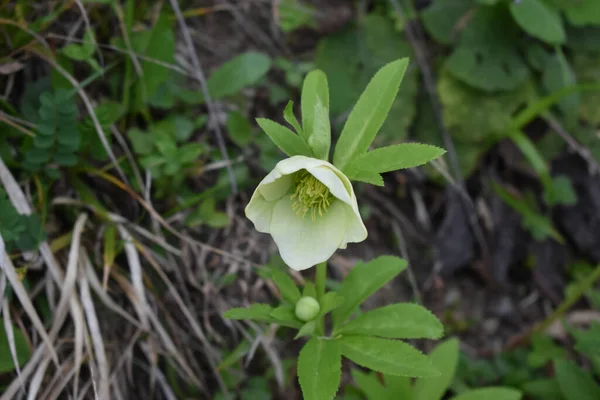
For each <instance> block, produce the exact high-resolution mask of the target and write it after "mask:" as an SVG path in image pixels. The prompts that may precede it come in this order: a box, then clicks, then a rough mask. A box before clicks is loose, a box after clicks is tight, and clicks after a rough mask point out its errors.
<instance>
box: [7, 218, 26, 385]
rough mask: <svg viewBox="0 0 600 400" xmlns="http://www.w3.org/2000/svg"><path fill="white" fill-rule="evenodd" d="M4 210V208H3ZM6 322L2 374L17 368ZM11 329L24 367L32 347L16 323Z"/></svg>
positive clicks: (18, 360)
mask: <svg viewBox="0 0 600 400" xmlns="http://www.w3.org/2000/svg"><path fill="white" fill-rule="evenodd" d="M2 210H4V209H3V208H2ZM5 323H6V321H4V320H3V319H2V318H0V374H3V373H6V372H11V371H14V370H15V365H14V362H13V359H12V355H11V351H10V345H9V339H8V336H7V334H6V329H5ZM10 329H11V330H12V334H13V338H14V345H15V350H16V353H17V354H16V355H17V362H18V363H19V367H22V366H23V365H24V364H25V363H26V362H27V360H29V357H30V356H31V349H30V348H29V345H28V344H27V339H25V335H23V332H21V330H20V329H19V328H17V327H16V326H14V325H10Z"/></svg>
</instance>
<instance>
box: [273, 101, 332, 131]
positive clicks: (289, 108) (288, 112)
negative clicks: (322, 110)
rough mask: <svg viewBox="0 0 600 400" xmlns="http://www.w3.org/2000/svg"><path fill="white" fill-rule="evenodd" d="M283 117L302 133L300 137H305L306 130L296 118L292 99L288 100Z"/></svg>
mask: <svg viewBox="0 0 600 400" xmlns="http://www.w3.org/2000/svg"><path fill="white" fill-rule="evenodd" d="M328 95H329V93H328ZM283 119H285V122H287V123H288V124H290V125H291V126H292V128H294V129H295V130H296V133H297V134H298V135H300V137H305V134H304V131H303V130H302V127H301V126H300V122H298V118H296V115H295V114H294V102H293V101H291V100H290V101H288V103H287V105H286V106H285V109H284V110H283Z"/></svg>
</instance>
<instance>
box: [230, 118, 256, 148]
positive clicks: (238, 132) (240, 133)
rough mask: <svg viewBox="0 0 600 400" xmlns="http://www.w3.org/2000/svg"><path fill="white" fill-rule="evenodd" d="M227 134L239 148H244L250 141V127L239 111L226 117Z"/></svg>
mask: <svg viewBox="0 0 600 400" xmlns="http://www.w3.org/2000/svg"><path fill="white" fill-rule="evenodd" d="M227 132H228V133H229V138H230V139H231V140H232V141H233V142H234V143H235V144H237V145H238V146H239V147H246V146H248V144H250V140H251V139H252V125H250V121H248V118H246V117H245V116H244V115H243V114H242V113H241V112H239V111H232V112H230V113H229V114H228V115H227Z"/></svg>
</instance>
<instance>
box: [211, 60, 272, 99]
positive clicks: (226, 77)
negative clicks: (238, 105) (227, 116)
mask: <svg viewBox="0 0 600 400" xmlns="http://www.w3.org/2000/svg"><path fill="white" fill-rule="evenodd" d="M270 68H271V59H270V58H269V57H268V56H267V55H265V54H262V53H257V52H252V51H251V52H247V53H244V54H240V55H239V56H236V57H234V58H233V59H231V60H229V61H227V62H226V63H225V64H223V65H222V66H221V67H220V68H219V69H217V70H216V71H214V72H213V73H212V74H211V75H210V77H209V78H208V81H207V85H208V92H209V93H210V95H211V97H212V98H213V99H220V98H223V97H225V96H231V95H234V94H236V93H238V92H239V91H240V90H242V89H244V88H245V87H248V86H252V85H254V84H256V83H257V82H258V81H259V80H260V79H261V78H262V77H264V76H265V75H266V73H267V72H268V71H269V69H270Z"/></svg>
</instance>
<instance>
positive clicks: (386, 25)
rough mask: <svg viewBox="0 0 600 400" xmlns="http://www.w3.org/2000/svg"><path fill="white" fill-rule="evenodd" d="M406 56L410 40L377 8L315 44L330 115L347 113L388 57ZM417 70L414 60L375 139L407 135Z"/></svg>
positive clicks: (385, 142)
mask: <svg viewBox="0 0 600 400" xmlns="http://www.w3.org/2000/svg"><path fill="white" fill-rule="evenodd" d="M403 57H412V47H411V45H410V43H409V42H408V41H406V39H405V38H404V37H403V35H402V32H400V31H399V30H398V29H396V27H395V25H394V21H393V20H392V19H390V18H388V17H387V16H383V15H379V14H377V13H376V12H373V13H370V14H368V15H366V16H365V17H363V18H361V19H360V20H359V24H357V26H355V27H354V28H352V29H346V30H344V31H343V32H341V33H338V34H332V35H327V36H326V37H325V38H323V39H322V40H321V41H320V42H319V46H318V48H317V56H316V64H317V67H318V68H320V69H322V70H323V71H324V72H325V73H326V74H327V78H328V81H329V88H330V103H331V104H330V111H331V114H332V116H333V117H334V118H336V117H340V116H342V117H345V116H347V114H348V112H349V111H350V110H351V108H352V107H353V106H354V104H355V103H356V101H357V100H358V98H359V97H360V95H361V93H362V92H363V90H364V89H365V87H366V86H367V84H368V83H369V81H370V80H371V78H372V77H373V75H375V73H377V71H378V70H379V69H380V68H381V67H383V66H384V65H386V64H387V63H389V62H392V61H395V60H397V59H399V58H403ZM418 74H419V70H418V68H416V66H412V67H411V66H409V67H408V68H407V70H406V73H405V75H404V79H403V80H402V84H401V85H400V90H399V92H398V95H397V96H396V99H395V101H394V102H393V104H392V107H391V109H390V112H389V114H388V116H387V118H386V120H385V122H384V123H383V125H382V126H381V128H380V129H379V133H378V134H377V137H376V138H375V141H374V144H375V145H389V144H395V143H400V142H402V141H404V140H405V139H406V137H407V132H408V128H409V127H410V124H411V123H412V121H413V119H414V117H415V115H416V104H415V100H416V99H415V98H416V95H417V93H418V86H419V79H418ZM338 120H339V118H338ZM342 122H343V120H342Z"/></svg>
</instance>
